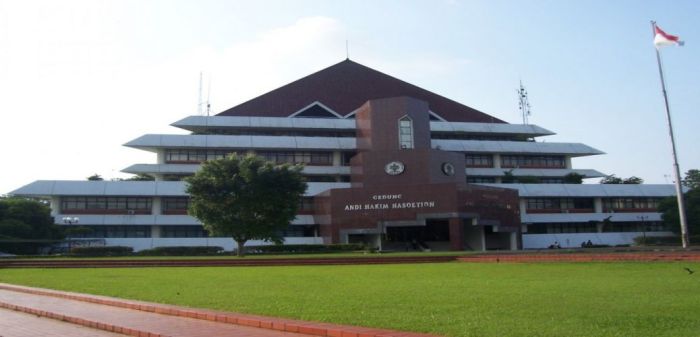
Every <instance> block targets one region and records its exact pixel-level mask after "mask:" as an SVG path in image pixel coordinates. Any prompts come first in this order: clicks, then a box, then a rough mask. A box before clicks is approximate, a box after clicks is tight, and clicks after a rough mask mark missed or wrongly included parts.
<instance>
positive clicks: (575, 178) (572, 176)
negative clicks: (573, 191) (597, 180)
mask: <svg viewBox="0 0 700 337" xmlns="http://www.w3.org/2000/svg"><path fill="white" fill-rule="evenodd" d="M582 183H583V176H582V175H580V174H578V173H576V172H571V173H569V174H567V175H565V176H564V184H582Z"/></svg>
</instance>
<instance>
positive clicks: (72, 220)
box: [63, 216, 80, 252]
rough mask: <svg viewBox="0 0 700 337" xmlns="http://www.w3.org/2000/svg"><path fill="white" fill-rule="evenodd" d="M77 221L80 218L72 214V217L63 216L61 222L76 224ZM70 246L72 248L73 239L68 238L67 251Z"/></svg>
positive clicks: (69, 249)
mask: <svg viewBox="0 0 700 337" xmlns="http://www.w3.org/2000/svg"><path fill="white" fill-rule="evenodd" d="M78 222H80V218H78V217H77V216H73V217H71V216H64V217H63V223H64V224H66V225H77V224H78ZM72 248H73V241H72V240H71V239H70V238H68V252H70V251H71V249H72Z"/></svg>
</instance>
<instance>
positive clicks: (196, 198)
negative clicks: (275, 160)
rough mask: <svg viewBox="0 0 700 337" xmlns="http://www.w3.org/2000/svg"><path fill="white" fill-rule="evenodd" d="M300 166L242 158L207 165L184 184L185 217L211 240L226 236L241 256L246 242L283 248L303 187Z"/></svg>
mask: <svg viewBox="0 0 700 337" xmlns="http://www.w3.org/2000/svg"><path fill="white" fill-rule="evenodd" d="M301 169H302V167H301V166H290V165H288V164H285V165H277V166H275V165H273V164H272V163H270V162H267V161H265V160H263V159H262V158H259V157H256V156H253V155H247V156H245V157H243V156H237V155H235V154H234V155H231V156H229V157H226V158H223V159H217V160H210V161H207V162H205V163H204V164H203V165H202V168H201V169H200V170H199V171H197V173H196V174H195V175H193V176H191V177H188V178H186V179H185V181H186V182H187V188H186V191H187V193H188V194H189V195H190V206H189V210H188V213H189V214H190V215H192V216H194V217H195V218H197V219H199V220H200V221H201V222H202V224H203V226H204V228H205V229H207V231H209V233H211V234H213V235H228V236H231V237H232V238H233V240H234V241H236V243H237V244H238V255H239V256H243V255H244V245H245V243H246V241H248V240H265V241H272V242H275V243H282V240H283V238H282V236H281V231H282V230H284V229H285V228H287V226H288V225H289V223H290V222H291V221H292V220H294V218H295V217H296V213H297V210H298V207H299V203H300V201H301V197H302V195H303V193H304V192H305V191H306V183H305V182H304V179H303V177H302V176H301Z"/></svg>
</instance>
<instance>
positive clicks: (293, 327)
mask: <svg viewBox="0 0 700 337" xmlns="http://www.w3.org/2000/svg"><path fill="white" fill-rule="evenodd" d="M7 309H11V310H14V311H16V312H22V313H24V314H32V316H30V317H29V318H27V317H25V316H22V317H24V319H30V318H32V319H36V320H38V321H37V323H36V324H32V328H33V329H48V330H50V327H49V324H53V323H50V322H56V321H55V320H59V321H64V322H68V323H73V324H75V326H74V327H76V328H77V327H78V326H83V327H89V328H95V329H99V330H102V331H95V333H94V334H92V335H91V334H90V332H87V331H86V330H84V329H83V330H77V331H80V332H77V333H75V334H73V333H65V334H61V335H64V336H110V335H109V334H108V335H103V334H101V333H102V332H105V331H106V332H115V333H121V334H124V335H131V336H139V337H166V336H172V337H178V336H182V337H200V336H201V337H218V336H237V337H312V336H315V337H317V336H321V337H436V336H433V335H427V334H418V333H410V332H402V331H394V330H385V329H373V328H363V327H356V326H347V325H336V324H328V323H318V322H308V321H300V320H290V319H280V318H274V317H266V316H256V315H246V314H238V313H232V312H221V311H213V310H206V309H194V308H187V307H179V306H173V305H164V304H157V303H150V302H142V301H133V300H122V299H119V298H113V297H106V296H95V295H87V294H80V293H71V292H63V291H56V290H49V289H42V288H32V287H24V286H15V285H10V284H4V283H0V315H2V314H4V313H5V312H6V310H7ZM20 315H23V314H20ZM40 317H48V318H52V319H54V320H48V319H46V318H40ZM10 325H11V326H12V328H13V329H15V330H17V329H19V330H17V331H18V332H17V334H16V336H32V334H31V333H30V334H27V333H28V332H27V331H25V330H22V328H21V326H20V325H22V324H21V323H18V324H17V326H15V325H14V324H10ZM90 330H91V329H90ZM8 331H10V330H8ZM36 331H39V330H36ZM93 331H94V330H93ZM44 335H45V334H43V333H35V334H33V336H44ZM9 336H11V335H9V333H7V332H5V330H4V329H3V325H2V323H0V337H9Z"/></svg>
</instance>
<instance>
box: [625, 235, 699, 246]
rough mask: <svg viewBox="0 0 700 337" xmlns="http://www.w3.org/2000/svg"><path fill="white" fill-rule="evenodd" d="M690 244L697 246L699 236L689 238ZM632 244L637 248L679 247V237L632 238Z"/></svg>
mask: <svg viewBox="0 0 700 337" xmlns="http://www.w3.org/2000/svg"><path fill="white" fill-rule="evenodd" d="M689 239H690V243H691V244H692V245H697V244H699V243H700V236H691V237H690V238H689ZM634 243H635V244H636V245H638V246H680V245H681V238H680V236H647V237H646V238H645V237H644V236H638V237H636V238H634Z"/></svg>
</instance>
